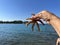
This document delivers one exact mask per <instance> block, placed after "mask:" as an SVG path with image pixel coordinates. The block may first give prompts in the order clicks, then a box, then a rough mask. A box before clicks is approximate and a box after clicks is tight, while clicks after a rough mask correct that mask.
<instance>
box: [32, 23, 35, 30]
mask: <svg viewBox="0 0 60 45" xmlns="http://www.w3.org/2000/svg"><path fill="white" fill-rule="evenodd" d="M34 25H35V23H32V31H34Z"/></svg>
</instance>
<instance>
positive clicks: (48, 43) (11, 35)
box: [0, 24, 58, 45]
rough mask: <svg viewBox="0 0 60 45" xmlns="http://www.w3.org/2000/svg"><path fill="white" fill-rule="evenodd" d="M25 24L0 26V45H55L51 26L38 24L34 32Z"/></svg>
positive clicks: (54, 34)
mask: <svg viewBox="0 0 60 45" xmlns="http://www.w3.org/2000/svg"><path fill="white" fill-rule="evenodd" d="M31 26H32V25H29V26H28V27H26V25H25V24H0V45H55V44H56V40H57V38H58V35H57V33H56V32H55V30H54V28H53V27H52V26H51V25H48V24H45V25H44V26H43V25H41V24H40V32H38V29H37V27H36V26H35V27H34V31H32V30H31Z"/></svg>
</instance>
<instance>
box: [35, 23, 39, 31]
mask: <svg viewBox="0 0 60 45" xmlns="http://www.w3.org/2000/svg"><path fill="white" fill-rule="evenodd" d="M36 25H37V28H38V31H40V27H39V24H38V23H37V22H36Z"/></svg>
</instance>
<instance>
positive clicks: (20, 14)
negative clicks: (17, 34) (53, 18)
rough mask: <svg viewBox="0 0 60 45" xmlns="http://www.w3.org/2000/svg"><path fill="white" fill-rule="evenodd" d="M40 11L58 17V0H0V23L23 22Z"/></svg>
mask: <svg viewBox="0 0 60 45" xmlns="http://www.w3.org/2000/svg"><path fill="white" fill-rule="evenodd" d="M42 10H48V11H50V12H53V13H54V14H56V15H57V16H58V17H60V0H0V21H1V20H3V21H13V20H23V21H25V20H26V18H29V17H31V14H32V13H35V14H36V13H38V12H40V11H42Z"/></svg>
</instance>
